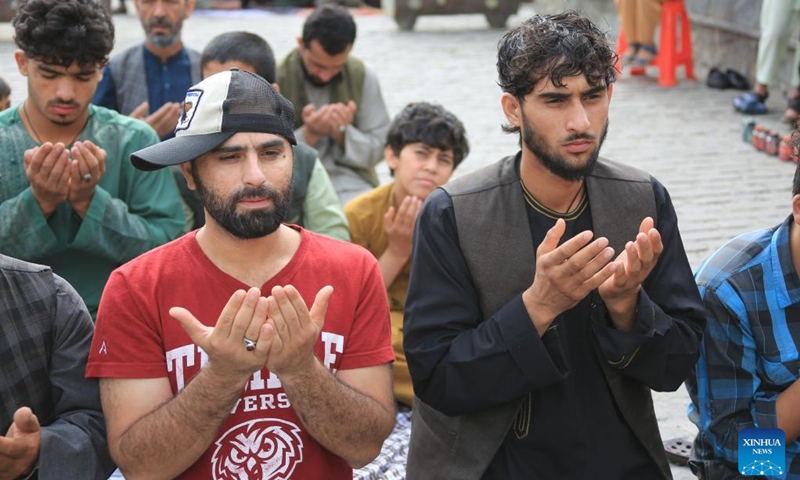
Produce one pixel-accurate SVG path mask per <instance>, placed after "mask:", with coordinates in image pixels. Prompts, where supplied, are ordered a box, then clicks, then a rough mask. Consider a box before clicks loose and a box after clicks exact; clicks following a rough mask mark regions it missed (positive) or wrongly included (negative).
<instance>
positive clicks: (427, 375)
mask: <svg viewBox="0 0 800 480" xmlns="http://www.w3.org/2000/svg"><path fill="white" fill-rule="evenodd" d="M652 185H653V189H654V193H655V197H656V205H657V208H658V219H657V228H658V230H659V232H660V233H661V237H662V241H663V244H664V251H663V253H662V254H661V257H660V258H659V261H658V263H657V265H656V267H655V268H654V269H653V271H652V272H651V274H650V275H649V276H648V278H647V280H646V281H645V282H644V285H643V287H644V288H643V289H642V290H641V293H640V294H639V309H638V312H637V315H636V321H635V327H634V329H633V331H631V332H622V331H619V330H616V329H614V328H613V327H612V326H611V324H610V321H609V320H608V316H607V314H606V313H605V311H604V307H603V305H602V302H600V303H599V304H597V305H592V303H591V300H590V297H587V298H586V299H584V300H583V301H581V302H580V303H579V304H578V305H577V306H576V307H574V308H572V309H570V310H569V311H567V312H564V313H563V314H562V315H559V317H557V318H556V320H555V321H554V322H553V325H552V326H554V327H555V328H551V329H550V330H549V331H548V332H547V333H546V334H545V335H544V336H542V337H541V338H540V337H539V335H538V333H537V331H536V329H535V328H534V326H533V323H532V321H531V319H530V317H529V315H528V313H527V310H526V309H525V306H524V304H523V302H522V297H521V293H522V292H519V294H518V295H517V296H515V297H514V298H513V299H512V300H511V301H509V302H508V303H507V304H506V305H505V306H503V307H502V308H501V309H500V310H498V311H497V312H496V313H494V314H493V315H492V316H491V317H490V318H488V319H484V318H482V315H481V310H480V305H479V301H478V298H479V297H478V294H477V292H476V290H475V286H474V284H473V282H472V279H471V276H470V271H469V269H468V267H467V264H466V262H465V260H464V257H463V255H462V253H461V251H460V248H459V242H458V230H457V227H456V222H455V214H454V211H453V203H452V201H451V199H450V197H449V196H448V195H447V193H446V192H445V191H444V190H441V189H440V190H437V191H435V192H434V193H433V194H431V196H430V197H429V198H428V200H427V201H426V203H425V205H424V206H423V208H422V211H421V212H420V216H419V220H418V223H417V227H416V229H415V236H414V255H413V259H412V266H411V279H410V285H409V292H408V299H407V302H406V312H405V326H404V330H405V332H404V335H405V342H404V343H405V352H406V356H407V358H408V363H409V369H410V371H411V375H412V380H413V382H414V390H415V392H416V394H417V395H418V396H419V397H420V398H421V399H422V400H423V401H425V402H426V403H427V404H429V405H431V406H432V407H434V408H436V409H438V410H440V411H441V412H443V413H445V414H448V415H460V414H467V413H474V412H477V411H481V410H484V409H486V408H488V407H492V406H496V405H500V404H503V403H506V402H509V401H512V400H522V399H523V398H525V403H527V404H529V405H530V412H531V417H530V421H529V422H528V423H529V428H528V429H527V430H526V431H521V432H518V431H514V430H515V429H512V431H510V432H509V434H508V435H507V438H506V440H505V442H504V443H503V446H502V447H501V449H500V451H499V452H498V454H497V455H496V456H495V459H494V460H493V462H492V464H491V465H490V466H489V469H488V471H487V472H486V474H485V477H484V478H541V479H547V478H576V479H578V478H610V479H611V478H629V477H630V476H631V475H634V476H635V477H636V478H650V477H653V478H655V477H656V471H657V469H656V466H655V464H653V463H652V462H650V461H649V460H648V458H647V454H646V452H645V449H644V447H643V446H642V445H641V444H640V443H639V442H638V441H637V440H636V439H635V437H634V436H633V434H632V432H631V430H630V428H628V426H627V425H626V424H625V423H624V421H623V420H622V417H621V416H620V414H619V412H618V410H617V408H616V404H615V402H614V399H613V397H612V394H611V392H610V390H609V388H608V386H607V384H606V382H605V379H604V377H603V373H602V371H601V369H600V365H599V364H598V363H597V362H598V361H597V357H596V355H595V354H594V352H593V351H592V348H591V343H590V342H591V341H592V339H591V336H592V335H593V336H594V337H595V338H596V340H597V342H598V344H599V346H600V350H601V352H602V353H603V355H604V356H605V358H606V359H608V361H610V362H620V364H619V365H618V366H620V367H622V366H624V368H622V369H621V371H622V372H623V374H625V375H629V376H631V377H633V378H635V379H636V380H638V381H640V382H642V383H643V384H645V385H647V386H649V387H650V388H652V389H655V390H675V389H676V388H678V386H679V385H680V384H681V382H683V380H684V378H685V376H686V374H687V373H688V372H689V370H690V369H691V368H692V367H693V365H694V362H695V361H696V358H697V352H698V343H699V336H700V332H702V329H703V314H702V304H701V302H700V298H699V294H698V292H697V288H696V287H695V283H694V280H693V277H692V272H691V268H690V266H689V264H688V261H687V259H686V254H685V252H684V249H683V244H682V242H681V239H680V234H679V232H678V228H677V219H676V216H675V211H674V209H673V207H672V204H671V202H670V199H669V196H668V194H667V192H666V190H665V189H664V187H663V186H662V185H661V184H660V183H658V182H657V181H655V180H653V181H652ZM520 195H522V190H521V189H520ZM528 218H529V223H530V227H531V234H532V238H533V243H534V245H533V246H534V250H535V248H536V247H537V246H538V245H539V244H540V243H541V241H542V240H543V238H544V236H545V234H546V232H547V230H548V229H549V228H550V227H552V226H553V224H554V223H555V219H554V218H551V217H549V216H547V215H544V214H542V213H541V212H539V211H537V210H536V209H533V208H531V207H530V206H529V207H528ZM591 225H592V221H591V214H590V212H589V209H586V210H585V211H584V213H583V214H581V215H580V216H579V217H578V218H576V219H574V220H571V221H568V222H567V232H566V233H565V235H564V236H563V238H562V242H563V241H566V240H567V239H568V238H571V237H572V236H573V235H575V234H577V233H580V232H582V231H584V230H591ZM631 240H633V239H631ZM508 261H531V262H533V261H535V258H531V259H529V260H525V259H509V260H508ZM497 268H503V265H498V266H497ZM598 298H599V297H598ZM529 394H530V396H529ZM526 397H527V398H526ZM523 430H525V429H524V428H523ZM520 435H522V436H523V438H521V439H520V438H518V436H520ZM623 452H624V453H623Z"/></svg>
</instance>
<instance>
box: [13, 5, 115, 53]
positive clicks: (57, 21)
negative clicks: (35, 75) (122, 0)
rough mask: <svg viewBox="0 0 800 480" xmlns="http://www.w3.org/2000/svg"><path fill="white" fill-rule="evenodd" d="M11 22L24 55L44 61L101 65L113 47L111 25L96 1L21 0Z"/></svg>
mask: <svg viewBox="0 0 800 480" xmlns="http://www.w3.org/2000/svg"><path fill="white" fill-rule="evenodd" d="M11 24H12V25H13V26H14V42H16V44H17V47H19V48H20V50H22V51H23V52H24V53H25V56H26V57H28V58H32V59H34V60H37V61H40V62H43V63H47V64H52V65H60V66H63V67H69V66H70V65H72V64H73V63H75V62H77V63H78V65H79V66H86V65H93V64H104V63H105V62H106V61H108V55H109V53H111V49H112V48H113V47H114V24H113V23H112V21H111V16H110V15H109V14H108V12H107V11H106V9H105V7H103V5H102V4H101V3H100V2H99V1H98V0H22V1H21V2H20V4H19V9H18V11H17V14H16V16H15V17H14V19H13V20H12V21H11Z"/></svg>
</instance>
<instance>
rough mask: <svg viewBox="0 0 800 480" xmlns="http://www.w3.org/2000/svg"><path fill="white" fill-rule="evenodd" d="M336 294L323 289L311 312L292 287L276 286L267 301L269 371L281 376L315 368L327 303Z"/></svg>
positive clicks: (329, 288)
mask: <svg viewBox="0 0 800 480" xmlns="http://www.w3.org/2000/svg"><path fill="white" fill-rule="evenodd" d="M332 294H333V287H331V286H330V285H328V286H325V287H322V289H320V291H319V292H317V296H316V297H315V298H314V304H313V305H312V306H311V310H309V309H308V308H307V307H306V302H305V301H304V300H303V297H302V296H300V292H298V291H297V289H296V288H294V287H293V286H291V285H287V286H285V287H280V286H276V287H274V288H273V289H272V295H271V296H270V297H269V298H268V299H267V302H268V304H269V307H268V309H269V319H268V320H267V323H266V327H265V332H266V338H267V340H268V342H269V343H271V346H270V349H269V356H268V357H267V368H268V369H269V371H270V372H271V373H274V374H275V375H277V376H278V377H280V376H281V375H297V374H299V375H302V374H303V373H308V372H310V371H311V369H312V368H313V362H316V361H317V359H316V357H315V356H314V344H315V343H316V341H317V339H318V338H319V334H320V332H321V331H322V325H323V323H325V314H326V312H327V311H328V302H329V300H330V298H331V295H332Z"/></svg>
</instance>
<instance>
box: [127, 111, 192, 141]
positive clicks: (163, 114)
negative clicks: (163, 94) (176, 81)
mask: <svg viewBox="0 0 800 480" xmlns="http://www.w3.org/2000/svg"><path fill="white" fill-rule="evenodd" d="M149 111H150V104H149V103H147V102H142V104H141V105H139V106H138V107H136V108H135V109H134V110H133V111H132V112H131V114H130V115H129V116H130V117H133V118H138V119H141V120H144V121H145V122H147V124H148V125H150V126H151V127H153V130H155V131H156V133H157V134H158V138H161V137H163V136H164V135H166V134H168V133H169V132H171V131H173V130H175V126H176V125H178V120H179V119H180V118H181V104H180V103H176V102H168V103H165V104H164V105H162V106H161V108H159V109H158V110H156V111H155V112H153V113H152V114H150V115H147V112H149ZM145 115H147V116H145Z"/></svg>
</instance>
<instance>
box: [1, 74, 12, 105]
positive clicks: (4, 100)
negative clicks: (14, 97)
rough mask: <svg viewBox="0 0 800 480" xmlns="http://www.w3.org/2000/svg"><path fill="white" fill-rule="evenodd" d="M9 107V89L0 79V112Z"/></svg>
mask: <svg viewBox="0 0 800 480" xmlns="http://www.w3.org/2000/svg"><path fill="white" fill-rule="evenodd" d="M10 106H11V87H9V86H8V83H7V82H6V81H5V80H4V79H3V78H2V77H0V111H2V110H5V109H7V108H8V107H10Z"/></svg>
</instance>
